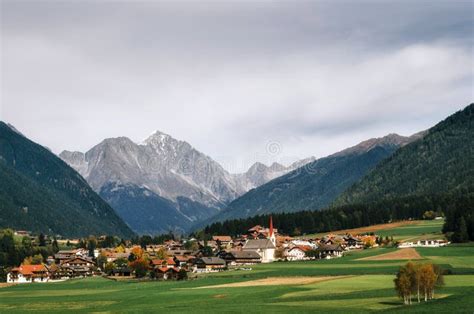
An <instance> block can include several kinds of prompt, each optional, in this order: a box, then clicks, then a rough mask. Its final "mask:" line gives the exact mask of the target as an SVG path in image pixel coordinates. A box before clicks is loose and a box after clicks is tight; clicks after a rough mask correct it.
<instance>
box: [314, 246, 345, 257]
mask: <svg viewBox="0 0 474 314" xmlns="http://www.w3.org/2000/svg"><path fill="white" fill-rule="evenodd" d="M316 251H317V252H318V254H317V256H316V257H317V258H325V259H331V258H334V257H341V256H342V254H343V251H344V250H343V249H342V247H341V246H340V245H331V244H320V245H319V247H318V249H317V250H316Z"/></svg>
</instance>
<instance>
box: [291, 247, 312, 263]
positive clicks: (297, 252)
mask: <svg viewBox="0 0 474 314" xmlns="http://www.w3.org/2000/svg"><path fill="white" fill-rule="evenodd" d="M310 250H312V247H310V246H302V245H300V246H295V247H292V248H287V249H286V250H285V257H286V258H287V259H288V260H289V261H303V260H307V259H309V258H308V257H307V256H306V252H307V251H310Z"/></svg>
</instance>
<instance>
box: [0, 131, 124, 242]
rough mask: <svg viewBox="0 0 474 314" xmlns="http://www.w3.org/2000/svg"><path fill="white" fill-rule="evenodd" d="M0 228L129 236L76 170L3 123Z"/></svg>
mask: <svg viewBox="0 0 474 314" xmlns="http://www.w3.org/2000/svg"><path fill="white" fill-rule="evenodd" d="M0 227H9V228H14V229H24V230H30V231H34V232H44V233H48V234H61V235H64V236H71V237H78V236H88V235H90V234H96V235H101V234H114V235H118V236H122V237H130V236H132V235H133V232H132V231H131V229H130V228H129V227H128V226H127V225H126V224H125V223H124V222H123V221H122V220H121V219H120V218H119V217H118V216H117V214H116V213H115V212H114V210H113V209H112V208H111V207H110V206H109V205H108V204H107V203H106V202H105V201H104V200H102V199H101V198H100V197H99V196H98V195H97V194H96V193H95V192H94V191H93V190H92V188H91V187H89V185H88V184H87V183H86V181H85V180H84V179H83V178H82V177H81V176H80V175H79V174H78V173H77V172H76V171H74V170H73V169H72V168H71V167H69V166H68V165H67V164H66V163H64V162H63V161H62V160H61V159H60V158H58V157H57V156H56V155H54V154H53V153H51V152H50V151H49V150H48V149H46V148H44V147H42V146H40V145H38V144H36V143H34V142H32V141H30V140H29V139H27V138H26V137H24V136H23V135H21V134H20V133H18V132H17V131H16V130H15V129H13V128H11V127H10V126H8V125H7V124H5V123H3V122H0Z"/></svg>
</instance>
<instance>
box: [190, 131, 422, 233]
mask: <svg viewBox="0 0 474 314" xmlns="http://www.w3.org/2000/svg"><path fill="white" fill-rule="evenodd" d="M423 134H424V133H423V132H421V133H417V134H415V135H413V136H410V137H404V136H400V135H397V134H389V135H387V136H385V137H382V138H373V139H369V140H367V141H364V142H361V143H359V144H358V145H356V146H353V147H350V148H347V149H345V150H342V151H340V152H338V153H335V154H333V155H330V156H328V157H324V158H320V159H317V160H315V161H313V162H311V163H308V164H306V165H305V166H303V167H300V168H298V169H296V170H294V171H291V172H290V173H288V174H286V175H283V176H280V177H278V178H276V179H274V180H272V181H270V182H268V183H266V184H263V185H261V186H260V187H257V188H256V189H253V190H251V191H249V192H248V193H246V194H244V195H243V196H241V197H239V198H237V199H236V200H234V201H232V202H231V203H230V204H229V205H228V206H227V208H225V209H224V210H223V211H221V212H220V213H218V214H217V215H215V216H213V217H212V218H210V219H209V220H207V221H205V222H204V223H202V224H201V225H198V226H197V227H201V226H204V225H205V224H209V223H212V222H216V221H224V220H228V219H237V218H246V217H251V216H254V215H261V214H269V213H277V212H287V213H288V212H296V211H302V210H317V209H321V208H324V207H327V206H328V205H330V204H331V203H332V202H333V201H334V200H335V199H336V198H337V197H338V196H339V195H340V194H341V193H342V192H344V191H345V190H346V189H347V188H348V187H350V186H351V185H352V184H354V183H355V182H357V181H358V180H360V179H361V178H362V177H363V176H364V175H366V174H367V173H368V172H370V171H371V170H372V169H373V168H374V167H375V166H376V165H377V164H378V163H379V162H381V161H382V160H384V159H386V158H388V157H389V156H391V155H392V154H393V153H394V152H395V151H396V150H397V149H399V148H400V147H403V146H405V145H407V144H408V143H410V142H412V141H415V140H417V139H419V138H421V137H422V136H423Z"/></svg>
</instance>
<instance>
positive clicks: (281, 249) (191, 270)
mask: <svg viewBox="0 0 474 314" xmlns="http://www.w3.org/2000/svg"><path fill="white" fill-rule="evenodd" d="M17 235H23V236H26V235H27V233H22V232H17ZM71 241H73V242H74V243H77V241H74V240H71ZM68 242H69V240H68ZM390 243H391V244H393V239H389V238H388V237H387V238H386V239H383V238H382V237H378V236H377V235H375V234H373V233H371V234H355V235H352V234H344V235H338V234H327V235H325V236H323V237H320V238H319V237H309V238H308V237H305V238H304V237H303V238H301V237H300V238H292V237H290V236H286V235H282V234H279V233H278V229H276V228H273V221H272V218H271V217H270V221H269V226H268V227H263V226H260V225H256V226H254V227H252V228H250V229H248V230H247V231H246V232H245V233H244V234H242V235H240V236H239V237H234V238H233V237H231V236H229V235H217V236H212V238H211V239H210V240H208V241H204V240H197V239H195V238H190V239H181V240H173V239H170V240H166V241H164V242H163V244H150V245H143V246H140V245H132V244H131V243H126V242H125V243H121V244H120V245H118V246H116V247H106V248H98V249H93V250H88V249H85V248H73V249H68V250H58V251H57V253H55V254H54V255H52V256H48V258H47V259H46V262H39V263H36V264H35V263H22V264H21V265H19V266H18V267H14V268H12V269H11V270H10V271H9V272H8V273H7V282H8V283H32V282H55V281H64V280H68V279H72V278H84V277H91V276H104V277H107V278H110V279H115V280H120V279H132V278H145V279H152V280H183V279H187V278H188V276H189V275H190V274H192V275H193V276H197V275H198V274H202V273H211V272H221V271H231V270H235V269H240V270H249V271H250V270H252V268H251V266H252V265H255V264H260V263H272V262H278V261H290V262H291V261H310V260H318V259H333V258H340V257H342V256H343V255H344V254H345V252H348V251H351V250H362V249H369V248H374V247H378V246H379V245H387V244H390ZM448 243H449V242H447V241H445V240H426V241H425V240H419V241H417V242H401V243H397V244H396V245H397V246H398V247H399V248H410V247H440V246H445V245H447V244H448ZM68 244H69V243H68Z"/></svg>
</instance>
